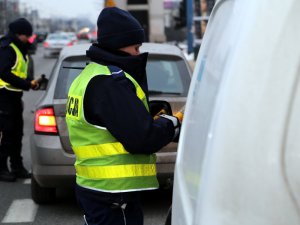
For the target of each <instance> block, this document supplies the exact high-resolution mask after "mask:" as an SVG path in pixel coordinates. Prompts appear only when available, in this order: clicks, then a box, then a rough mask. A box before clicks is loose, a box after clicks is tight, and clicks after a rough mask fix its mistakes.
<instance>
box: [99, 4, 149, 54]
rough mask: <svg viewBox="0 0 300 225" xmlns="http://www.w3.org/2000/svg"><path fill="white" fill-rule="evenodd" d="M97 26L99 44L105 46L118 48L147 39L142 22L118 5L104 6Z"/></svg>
mask: <svg viewBox="0 0 300 225" xmlns="http://www.w3.org/2000/svg"><path fill="white" fill-rule="evenodd" d="M97 27H98V34H97V36H98V37H97V40H98V44H99V45H100V46H101V47H104V48H108V49H115V50H116V49H120V48H123V47H127V46H130V45H134V44H142V43H143V42H144V41H145V33H144V29H143V28H142V26H141V24H140V23H139V22H138V21H137V20H136V19H135V18H134V17H133V16H132V15H131V14H130V13H129V12H127V11H124V10H122V9H119V8H117V7H108V8H104V9H103V10H102V11H101V13H100V15H99V17H98V21H97Z"/></svg>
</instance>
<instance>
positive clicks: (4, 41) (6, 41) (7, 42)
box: [0, 37, 11, 49]
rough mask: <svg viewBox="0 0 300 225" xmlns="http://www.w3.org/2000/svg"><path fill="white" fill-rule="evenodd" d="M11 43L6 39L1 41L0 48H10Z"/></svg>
mask: <svg viewBox="0 0 300 225" xmlns="http://www.w3.org/2000/svg"><path fill="white" fill-rule="evenodd" d="M10 43H11V41H10V40H9V39H7V38H5V37H3V38H1V39H0V48H3V49H5V48H9V47H10Z"/></svg>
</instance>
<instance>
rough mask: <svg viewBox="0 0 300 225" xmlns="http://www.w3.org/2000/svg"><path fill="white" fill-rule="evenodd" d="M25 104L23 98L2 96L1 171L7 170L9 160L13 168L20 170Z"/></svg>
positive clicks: (0, 109)
mask: <svg viewBox="0 0 300 225" xmlns="http://www.w3.org/2000/svg"><path fill="white" fill-rule="evenodd" d="M23 124H24V122H23V102H22V99H21V97H17V98H13V99H10V98H5V97H3V96H0V169H7V159H8V157H9V158H10V163H11V167H13V168H18V167H20V166H22V165H23V163H22V156H21V150H22V138H23Z"/></svg>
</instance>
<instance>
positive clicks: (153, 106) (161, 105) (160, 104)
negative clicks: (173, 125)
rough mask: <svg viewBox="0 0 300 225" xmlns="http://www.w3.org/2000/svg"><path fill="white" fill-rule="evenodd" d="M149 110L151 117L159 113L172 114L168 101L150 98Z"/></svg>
mask: <svg viewBox="0 0 300 225" xmlns="http://www.w3.org/2000/svg"><path fill="white" fill-rule="evenodd" d="M149 110H150V114H151V115H152V117H155V116H158V115H160V114H167V115H172V108H171V105H170V103H169V102H167V101H162V100H152V101H150V102H149Z"/></svg>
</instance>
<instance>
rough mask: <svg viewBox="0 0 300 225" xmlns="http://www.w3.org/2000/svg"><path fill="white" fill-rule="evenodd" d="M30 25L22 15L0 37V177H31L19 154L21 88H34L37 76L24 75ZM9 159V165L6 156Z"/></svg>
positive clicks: (7, 178)
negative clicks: (34, 77)
mask: <svg viewBox="0 0 300 225" xmlns="http://www.w3.org/2000/svg"><path fill="white" fill-rule="evenodd" d="M31 35H32V26H31V24H30V23H29V22H28V21H27V20H26V19H24V18H19V19H17V20H15V21H13V22H11V23H10V24H9V32H8V34H7V35H5V36H4V37H3V38H1V39H0V180H2V181H15V180H16V178H27V177H30V174H29V173H28V171H27V170H26V169H25V168H24V166H23V162H22V156H21V149H22V137H23V102H22V95H23V90H26V91H28V90H29V89H37V88H38V86H39V84H38V81H37V80H33V79H32V78H28V77H27V70H28V68H27V67H28V60H29V59H28V49H29V46H30V44H29V42H28V39H29V38H30V36H31ZM8 158H9V159H10V168H11V171H10V170H9V168H8V165H7V163H8V162H7V160H8Z"/></svg>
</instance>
